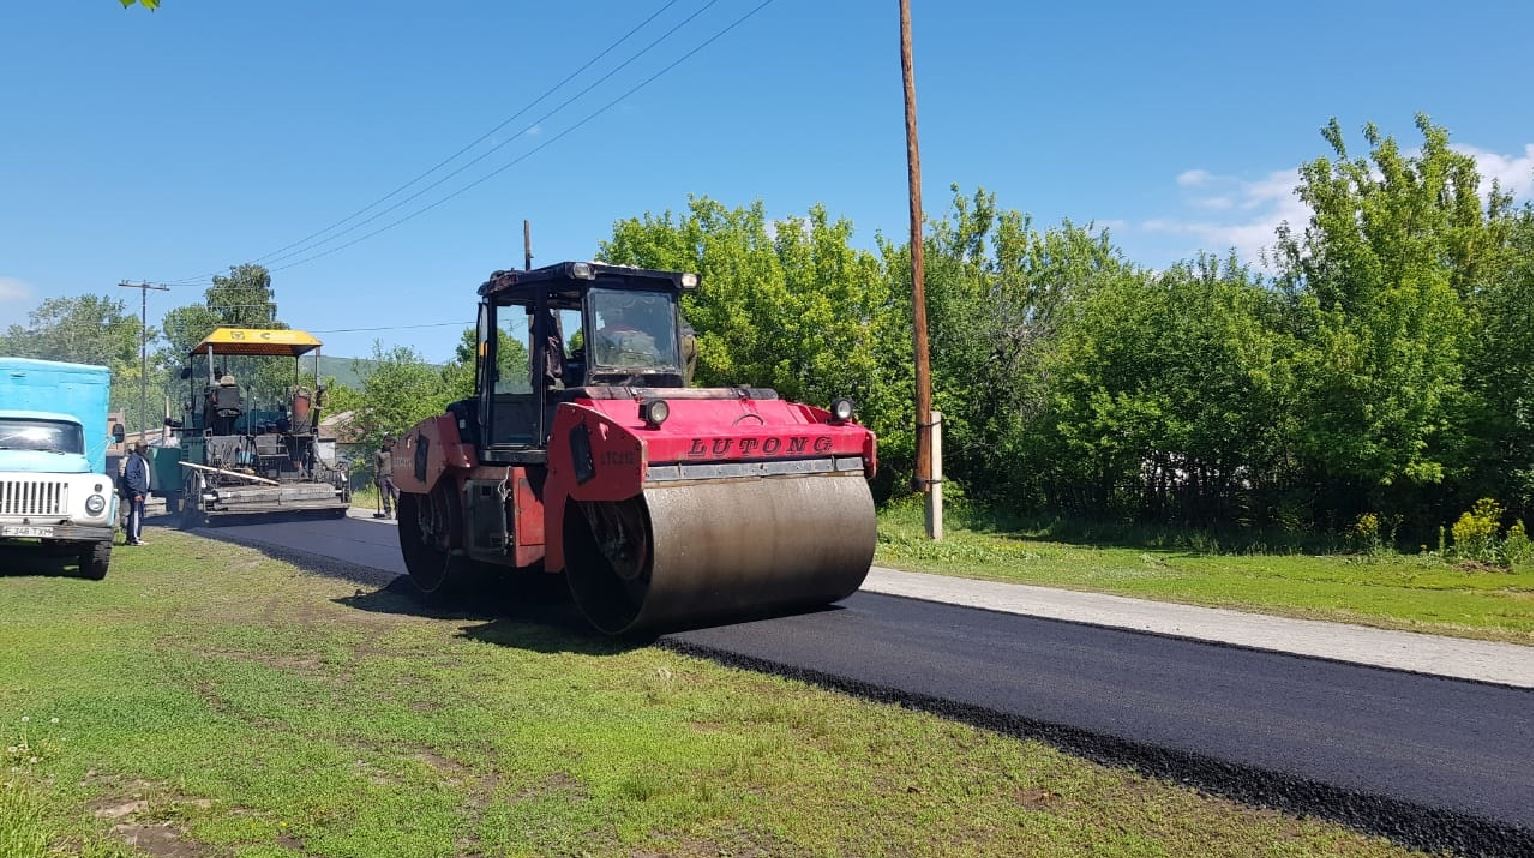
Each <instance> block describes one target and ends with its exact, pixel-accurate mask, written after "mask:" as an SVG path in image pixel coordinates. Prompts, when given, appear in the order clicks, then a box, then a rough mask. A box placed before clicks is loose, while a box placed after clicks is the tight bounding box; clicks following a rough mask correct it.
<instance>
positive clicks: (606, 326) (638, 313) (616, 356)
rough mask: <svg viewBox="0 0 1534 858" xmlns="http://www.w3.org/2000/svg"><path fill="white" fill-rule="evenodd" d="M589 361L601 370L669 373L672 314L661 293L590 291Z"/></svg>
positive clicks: (673, 354) (673, 363)
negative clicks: (593, 330) (590, 328)
mask: <svg viewBox="0 0 1534 858" xmlns="http://www.w3.org/2000/svg"><path fill="white" fill-rule="evenodd" d="M591 315H592V319H593V322H594V325H595V327H596V332H595V333H593V334H592V336H591V346H592V360H593V362H594V363H595V364H596V365H597V366H599V367H602V368H605V369H625V370H636V371H639V372H650V371H672V372H675V371H676V368H677V367H678V366H679V365H680V363H681V362H680V361H679V360H678V359H677V343H676V313H675V311H674V309H673V305H672V303H671V296H670V295H668V294H665V293H661V292H635V291H630V290H624V289H592V290H591Z"/></svg>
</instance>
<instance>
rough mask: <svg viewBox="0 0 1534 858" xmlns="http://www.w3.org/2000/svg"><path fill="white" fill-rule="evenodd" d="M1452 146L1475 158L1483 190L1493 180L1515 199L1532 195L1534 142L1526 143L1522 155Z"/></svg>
mask: <svg viewBox="0 0 1534 858" xmlns="http://www.w3.org/2000/svg"><path fill="white" fill-rule="evenodd" d="M1454 148H1455V149H1456V150H1457V151H1459V152H1463V153H1464V154H1466V155H1469V156H1470V157H1472V158H1474V159H1475V168H1476V170H1477V171H1479V172H1480V174H1481V181H1482V182H1484V183H1485V184H1484V186H1483V187H1482V188H1481V190H1482V191H1483V192H1484V191H1489V190H1491V183H1492V182H1493V181H1495V182H1496V183H1497V184H1499V185H1501V186H1502V190H1503V191H1504V192H1506V193H1510V194H1512V195H1513V197H1514V198H1516V199H1529V198H1530V197H1534V143H1529V144H1526V145H1525V146H1524V147H1523V154H1522V155H1503V154H1501V153H1500V152H1488V151H1486V150H1485V149H1478V148H1476V147H1474V146H1463V145H1460V146H1455V147H1454Z"/></svg>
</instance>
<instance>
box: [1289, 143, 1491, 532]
mask: <svg viewBox="0 0 1534 858" xmlns="http://www.w3.org/2000/svg"><path fill="white" fill-rule="evenodd" d="M1417 127H1418V130H1419V131H1420V132H1421V134H1422V138H1423V140H1422V147H1421V149H1420V151H1418V152H1416V153H1406V152H1403V151H1402V150H1401V148H1400V146H1399V144H1397V142H1396V141H1395V140H1394V139H1393V138H1391V137H1388V136H1385V135H1382V134H1381V133H1380V132H1379V131H1378V129H1376V128H1375V127H1374V126H1373V125H1368V126H1366V127H1365V129H1364V138H1365V140H1366V142H1367V143H1368V146H1369V151H1368V154H1367V156H1365V157H1358V158H1355V157H1352V156H1350V155H1349V153H1348V150H1347V147H1346V143H1345V140H1344V135H1343V133H1342V130H1341V127H1340V126H1339V125H1338V123H1337V122H1336V121H1335V120H1333V121H1332V123H1331V124H1330V125H1328V126H1327V127H1326V129H1325V130H1324V132H1323V136H1324V137H1325V139H1326V141H1327V143H1328V144H1329V145H1330V146H1331V148H1332V150H1333V157H1330V158H1318V159H1316V160H1315V161H1312V162H1310V163H1309V164H1306V165H1304V166H1303V167H1302V168H1301V170H1300V179H1301V181H1300V187H1299V190H1298V193H1299V195H1300V198H1301V199H1303V200H1304V201H1305V202H1306V203H1307V204H1309V206H1310V207H1311V208H1312V210H1313V211H1314V214H1313V215H1312V217H1311V219H1310V223H1309V224H1308V225H1307V226H1305V227H1304V229H1303V232H1299V233H1296V232H1294V231H1293V230H1291V229H1288V228H1285V229H1282V230H1281V231H1280V234H1279V236H1278V242H1277V247H1278V253H1277V260H1278V264H1279V266H1280V275H1279V284H1280V286H1281V288H1283V289H1284V290H1285V291H1286V292H1287V293H1288V294H1289V296H1290V297H1291V300H1292V304H1293V315H1292V319H1293V324H1294V329H1295V331H1296V333H1297V334H1298V336H1300V337H1301V339H1302V340H1303V341H1304V342H1305V344H1306V345H1307V349H1306V350H1305V352H1304V354H1303V355H1302V357H1301V365H1300V366H1299V368H1298V369H1297V374H1298V377H1300V378H1303V379H1305V380H1306V382H1307V389H1306V391H1305V392H1304V394H1303V396H1304V406H1303V412H1304V413H1305V415H1306V418H1307V419H1306V421H1305V425H1304V427H1303V430H1302V432H1301V433H1300V435H1299V437H1298V439H1297V442H1298V445H1299V447H1298V449H1297V451H1296V452H1297V454H1298V455H1299V457H1300V459H1301V460H1302V461H1303V462H1305V463H1307V465H1308V467H1309V468H1310V470H1311V471H1312V474H1311V479H1312V480H1313V482H1314V483H1315V484H1317V485H1319V486H1324V487H1325V491H1326V492H1327V493H1328V494H1330V495H1331V497H1330V500H1329V503H1328V505H1329V506H1331V507H1333V508H1336V509H1338V510H1339V512H1340V513H1341V517H1342V518H1343V519H1351V517H1352V516H1353V515H1354V514H1356V513H1357V512H1361V511H1364V510H1366V509H1368V508H1375V509H1378V508H1383V507H1387V506H1393V507H1403V506H1408V505H1411V504H1413V503H1414V502H1416V501H1417V500H1419V499H1421V498H1422V497H1424V496H1425V495H1424V492H1425V490H1427V489H1428V488H1429V487H1432V486H1435V485H1437V484H1439V483H1441V482H1442V481H1443V480H1444V479H1445V478H1446V477H1449V476H1451V475H1452V474H1454V473H1457V472H1458V471H1459V470H1462V469H1463V468H1464V466H1465V464H1466V453H1467V441H1466V439H1465V438H1464V436H1463V430H1464V428H1465V427H1466V425H1467V424H1466V419H1465V418H1466V415H1467V414H1468V413H1469V412H1470V411H1471V410H1472V409H1473V402H1472V400H1471V399H1470V397H1469V396H1467V389H1466V379H1465V373H1464V370H1465V363H1464V361H1465V351H1466V349H1467V347H1468V346H1469V345H1470V342H1469V340H1470V332H1471V330H1472V329H1473V326H1474V324H1475V314H1474V313H1473V312H1472V305H1471V299H1472V298H1473V297H1474V296H1475V295H1477V294H1478V293H1479V292H1480V291H1481V290H1482V289H1483V288H1484V287H1485V285H1486V283H1487V282H1488V279H1489V278H1492V277H1494V276H1495V272H1496V271H1497V269H1498V267H1499V265H1501V264H1502V259H1503V250H1502V246H1503V245H1504V244H1505V238H1504V237H1503V236H1504V234H1505V231H1506V229H1507V228H1508V226H1509V225H1510V223H1509V222H1510V205H1509V201H1508V199H1507V198H1506V196H1505V195H1503V194H1501V193H1500V192H1498V191H1496V190H1493V192H1492V193H1491V194H1490V195H1489V198H1488V199H1486V200H1483V197H1482V195H1481V187H1480V177H1479V176H1478V175H1477V173H1476V169H1475V163H1474V161H1473V159H1471V158H1470V157H1469V156H1468V155H1464V154H1462V153H1459V152H1456V151H1455V150H1454V149H1452V148H1451V147H1450V145H1449V135H1448V132H1447V131H1446V130H1444V129H1443V128H1441V127H1439V126H1436V125H1434V124H1433V123H1432V122H1431V121H1430V120H1429V119H1428V118H1427V117H1425V116H1419V117H1418V119H1417Z"/></svg>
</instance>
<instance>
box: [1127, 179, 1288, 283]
mask: <svg viewBox="0 0 1534 858" xmlns="http://www.w3.org/2000/svg"><path fill="white" fill-rule="evenodd" d="M1190 173H1196V174H1198V175H1197V181H1196V182H1195V183H1190V182H1189V181H1187V180H1186V177H1187V176H1188V175H1189V174H1190ZM1299 179H1300V176H1299V173H1298V172H1297V171H1295V170H1280V171H1277V172H1273V173H1269V174H1268V175H1266V176H1264V177H1262V178H1260V179H1256V180H1245V179H1238V178H1235V177H1233V176H1220V175H1216V174H1214V173H1210V172H1209V171H1207V170H1189V171H1187V172H1184V173H1181V174H1179V175H1178V176H1177V184H1178V185H1179V186H1181V187H1185V188H1186V187H1192V186H1195V185H1196V186H1197V187H1199V188H1202V189H1205V190H1209V189H1215V190H1217V191H1218V192H1217V193H1215V194H1212V195H1208V194H1206V195H1200V196H1197V197H1192V198H1188V199H1186V200H1185V201H1184V205H1185V206H1187V207H1189V208H1192V209H1196V210H1198V211H1201V212H1204V213H1205V214H1203V215H1201V216H1199V217H1195V218H1176V217H1161V218H1152V219H1151V220H1147V221H1144V222H1143V223H1141V224H1140V228H1141V229H1143V230H1145V231H1146V232H1152V233H1162V234H1167V235H1187V236H1192V237H1194V238H1196V239H1198V243H1199V246H1200V247H1201V248H1202V249H1204V250H1208V251H1210V252H1212V253H1222V254H1223V253H1224V252H1225V251H1227V250H1230V249H1231V248H1235V251H1236V255H1237V256H1239V257H1241V259H1243V260H1245V261H1247V262H1250V263H1252V264H1254V265H1255V264H1258V263H1259V262H1260V261H1261V259H1262V254H1263V251H1264V250H1266V249H1269V248H1271V247H1272V246H1273V240H1274V233H1275V232H1276V231H1277V229H1278V226H1279V224H1281V223H1285V222H1288V223H1289V224H1291V225H1296V226H1297V225H1299V224H1303V223H1305V222H1306V221H1308V220H1309V219H1310V208H1309V207H1308V206H1306V205H1305V204H1304V203H1303V202H1301V201H1300V199H1299V197H1297V196H1295V194H1294V189H1295V188H1296V187H1297V186H1298V185H1299ZM1222 212H1224V213H1229V214H1228V216H1227V217H1225V218H1221V217H1218V216H1217V215H1216V214H1214V213H1222Z"/></svg>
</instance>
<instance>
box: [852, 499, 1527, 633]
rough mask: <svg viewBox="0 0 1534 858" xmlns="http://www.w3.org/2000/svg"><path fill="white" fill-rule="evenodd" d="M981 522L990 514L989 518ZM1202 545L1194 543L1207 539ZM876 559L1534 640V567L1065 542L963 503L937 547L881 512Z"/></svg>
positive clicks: (916, 528) (903, 514)
mask: <svg viewBox="0 0 1534 858" xmlns="http://www.w3.org/2000/svg"><path fill="white" fill-rule="evenodd" d="M977 519H978V517H977ZM1199 541H1200V540H1197V539H1195V540H1193V542H1194V543H1195V544H1197V543H1198V542H1199ZM876 562H878V563H880V564H883V565H886V566H891V567H894V568H899V569H910V570H915V571H922V572H936V573H941V574H945V575H957V576H963V577H969V578H984V579H990V580H996V581H1011V582H1017V583H1026V584H1042V585H1046V586H1051V587H1065V588H1070V589H1076V590H1094V591H1099V592H1104V593H1117V594H1120V595H1125V596H1137V597H1140V598H1146V599H1159V600H1162V601H1168V602H1185V603H1189V604H1196V605H1214V606H1219V607H1226V608H1239V609H1243V610H1251V611H1260V612H1263V613H1270V614H1281V615H1286V616H1294V617H1304V618H1310V619H1326V620H1339V621H1342V622H1350V623H1361V624H1364V625H1371V626H1380V627H1383V628H1394V629H1406V630H1410V631H1422V632H1434V633H1440V634H1449V635H1458V636H1462V637H1472V638H1482V639H1487V640H1499V641H1510V642H1513V643H1521V644H1534V568H1521V569H1518V570H1515V571H1502V570H1495V569H1488V568H1484V567H1483V568H1469V567H1461V566H1456V565H1453V564H1450V563H1447V562H1445V561H1443V560H1440V559H1437V558H1432V557H1410V556H1405V555H1400V554H1382V555H1370V556H1347V555H1331V556H1315V555H1302V554H1287V555H1286V554H1224V553H1218V552H1217V551H1211V550H1208V549H1205V550H1203V551H1200V550H1196V548H1191V547H1188V548H1169V547H1159V546H1141V547H1125V546H1122V545H1114V544H1106V545H1094V544H1090V543H1089V542H1074V541H1059V540H1053V539H1050V538H1049V533H1048V532H1047V531H1043V532H1041V531H1030V530H1021V529H1020V530H997V529H991V528H990V527H988V526H987V524H986V522H984V521H980V520H974V521H971V520H967V516H966V515H965V514H964V512H963V510H962V509H961V510H959V513H958V515H957V516H955V520H953V521H951V522H949V526H948V527H947V528H946V538H945V539H944V540H943V541H942V542H938V543H934V542H931V541H929V540H927V539H926V538H925V537H924V535H923V530H922V518H921V510H920V509H919V508H918V507H915V506H912V505H909V504H898V505H894V506H892V507H891V508H889V509H886V510H885V511H883V512H882V513H881V514H880V519H879V550H878V556H877V560H876Z"/></svg>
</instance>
